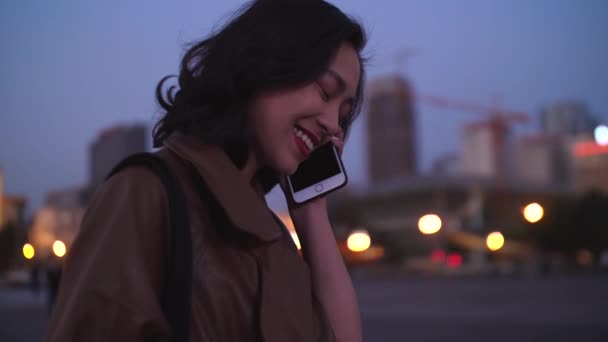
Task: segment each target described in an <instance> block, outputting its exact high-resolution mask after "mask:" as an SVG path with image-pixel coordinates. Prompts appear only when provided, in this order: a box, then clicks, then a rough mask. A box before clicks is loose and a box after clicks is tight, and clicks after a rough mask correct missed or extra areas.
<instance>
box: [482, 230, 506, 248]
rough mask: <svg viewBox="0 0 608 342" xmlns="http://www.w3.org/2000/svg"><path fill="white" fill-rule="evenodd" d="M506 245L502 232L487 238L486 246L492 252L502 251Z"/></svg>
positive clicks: (494, 233)
mask: <svg viewBox="0 0 608 342" xmlns="http://www.w3.org/2000/svg"><path fill="white" fill-rule="evenodd" d="M504 244H505V237H504V236H503V235H502V234H501V233H500V232H493V233H490V234H489V235H488V237H487V238H486V245H487V246H488V249H489V250H491V251H497V250H499V249H501V248H502V247H503V246H504Z"/></svg>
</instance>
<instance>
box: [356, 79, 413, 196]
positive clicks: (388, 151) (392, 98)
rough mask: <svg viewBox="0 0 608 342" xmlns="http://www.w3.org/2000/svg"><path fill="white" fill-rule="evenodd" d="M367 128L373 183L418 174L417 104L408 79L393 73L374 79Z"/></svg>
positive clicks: (370, 89) (370, 174)
mask: <svg viewBox="0 0 608 342" xmlns="http://www.w3.org/2000/svg"><path fill="white" fill-rule="evenodd" d="M367 128H368V153H369V157H368V163H369V164H368V168H369V177H370V183H371V184H378V183H382V182H386V181H390V180H392V179H396V178H403V177H408V176H412V175H415V174H416V168H417V166H416V164H417V162H416V160H417V157H416V137H415V118H414V104H413V94H412V88H411V86H410V84H409V83H408V81H407V80H405V79H404V78H402V77H400V76H397V75H391V76H385V77H380V78H377V79H375V80H372V81H371V83H370V86H369V98H368V106H367Z"/></svg>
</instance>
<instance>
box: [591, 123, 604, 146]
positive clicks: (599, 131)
mask: <svg viewBox="0 0 608 342" xmlns="http://www.w3.org/2000/svg"><path fill="white" fill-rule="evenodd" d="M593 133H594V135H595V142H596V143H597V144H598V145H608V126H606V125H599V126H597V127H596V128H595V131H594V132H593Z"/></svg>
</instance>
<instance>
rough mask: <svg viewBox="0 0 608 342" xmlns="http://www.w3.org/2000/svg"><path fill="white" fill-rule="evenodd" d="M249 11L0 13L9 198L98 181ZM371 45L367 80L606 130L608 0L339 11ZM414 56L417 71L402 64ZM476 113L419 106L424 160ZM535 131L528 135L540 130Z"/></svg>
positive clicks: (82, 7) (171, 4)
mask: <svg viewBox="0 0 608 342" xmlns="http://www.w3.org/2000/svg"><path fill="white" fill-rule="evenodd" d="M242 3H243V1H234V0H224V1H215V2H212V1H202V0H188V1H185V0H182V1H119V0H109V1H76V0H73V1H64V0H57V1H42V0H30V1H17V0H8V1H2V2H1V3H0V44H1V46H2V55H1V56H0V61H1V63H0V75H2V77H1V78H0V103H1V109H0V115H1V116H0V117H1V120H0V137H1V143H0V167H2V169H3V170H4V173H5V187H4V188H5V192H7V193H9V194H24V195H26V196H27V197H28V198H29V199H30V205H29V209H30V210H33V209H36V208H37V207H39V206H40V205H41V204H42V200H43V198H44V194H45V193H46V192H47V191H49V190H53V189H60V188H64V187H71V186H78V185H82V184H84V183H85V182H86V181H87V178H88V156H87V153H88V148H89V144H90V143H91V142H92V141H93V140H94V138H95V137H96V135H97V133H98V132H99V131H100V130H101V129H103V128H105V127H107V126H110V125H113V124H117V123H127V124H129V123H135V122H140V121H141V122H145V123H147V124H148V125H149V126H152V125H153V123H154V121H155V120H156V119H157V118H158V114H159V111H158V108H157V106H156V104H155V102H154V87H155V86H156V84H157V82H158V81H159V80H160V78H162V77H163V76H165V75H167V74H175V73H176V72H177V70H178V63H179V60H180V58H181V55H182V53H183V46H184V44H186V43H188V42H190V41H192V40H198V39H200V38H202V37H204V36H206V35H207V34H208V33H209V32H210V30H211V29H212V28H214V27H217V25H219V24H220V23H221V20H222V19H225V18H227V17H228V16H229V15H230V13H231V11H232V10H234V9H235V8H236V7H238V6H239V5H240V4H242ZM333 3H334V4H335V5H337V6H338V7H340V8H341V9H343V10H344V11H345V12H347V13H349V14H352V15H354V16H355V17H357V18H359V19H360V20H361V21H362V22H363V24H364V25H365V26H366V28H367V31H368V34H369V45H368V48H367V55H370V56H372V57H373V58H372V62H371V64H370V65H369V68H368V73H369V75H370V78H373V77H374V76H378V75H381V74H385V73H389V72H400V73H402V74H404V75H406V76H407V77H408V78H409V80H410V81H411V82H412V84H413V86H414V88H415V89H416V91H418V92H420V93H424V94H432V95H438V96H445V97H448V98H454V99H458V100H462V101H468V102H473V103H479V104H489V103H490V101H491V100H492V98H493V97H494V96H500V97H501V98H502V99H503V103H504V106H505V108H508V109H513V110H519V111H524V112H527V113H529V114H530V115H531V116H532V117H533V118H537V117H538V112H539V109H540V108H541V106H543V105H548V104H551V103H554V102H556V101H560V100H567V99H576V100H580V101H582V102H584V103H586V104H587V105H588V106H589V109H590V110H591V112H592V113H594V114H595V115H597V116H598V118H599V119H600V120H601V121H603V122H606V121H607V120H608V96H607V95H608V43H607V41H608V20H607V18H608V1H603V0H584V1H580V0H568V1H566V0H534V1H529V0H513V1H505V0H502V1H500V0H494V1H490V0H475V1H474V0H462V1H448V0H444V1H440V0H435V1H428V0H420V1H407V0H402V1H387V0H384V1H383V0H375V1H370V0H341V1H334V2H333ZM403 49H411V51H412V52H413V55H412V57H411V59H410V60H409V61H408V63H407V64H403V65H402V66H401V67H398V65H397V64H395V63H394V62H393V56H394V55H395V54H396V53H397V52H399V51H401V50H403ZM480 118H481V117H480V116H479V115H475V114H470V113H458V112H454V111H451V110H447V109H440V108H434V107H430V106H428V105H423V104H419V105H418V106H417V118H416V120H417V135H418V146H417V149H418V153H419V162H420V165H421V169H422V170H427V169H428V168H429V165H430V163H431V161H432V160H433V159H434V158H436V157H437V156H439V155H441V154H443V153H446V152H456V151H457V150H458V142H459V134H460V126H461V125H462V124H463V123H465V122H468V121H473V120H478V119H480ZM364 124H365V117H364V116H363V117H362V118H361V119H360V120H359V121H358V123H357V124H356V125H355V127H354V129H353V133H352V135H351V139H350V141H349V142H348V144H347V146H346V151H345V157H344V159H345V163H346V167H347V169H348V171H349V176H350V179H351V182H352V183H353V184H355V185H364V184H365V182H366V173H367V172H366V167H365V158H366V156H365V153H366V150H365V145H366V143H365V137H364V135H363V133H362V126H363V125H364ZM535 129H537V125H536V123H535V124H531V125H529V126H528V127H526V128H522V129H520V131H528V132H532V131H534V130H535Z"/></svg>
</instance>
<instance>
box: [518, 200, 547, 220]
mask: <svg viewBox="0 0 608 342" xmlns="http://www.w3.org/2000/svg"><path fill="white" fill-rule="evenodd" d="M523 214H524V218H525V219H526V221H528V222H530V223H536V222H538V221H540V220H541V219H542V218H543V216H544V214H545V211H544V209H543V207H542V206H541V205H540V204H538V203H530V204H528V205H527V206H526V207H525V208H524V211H523Z"/></svg>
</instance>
